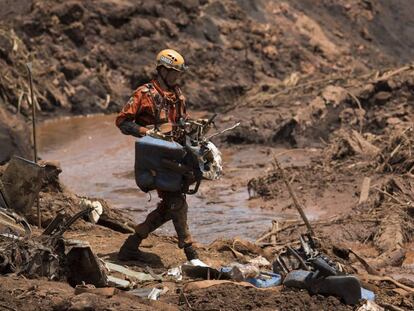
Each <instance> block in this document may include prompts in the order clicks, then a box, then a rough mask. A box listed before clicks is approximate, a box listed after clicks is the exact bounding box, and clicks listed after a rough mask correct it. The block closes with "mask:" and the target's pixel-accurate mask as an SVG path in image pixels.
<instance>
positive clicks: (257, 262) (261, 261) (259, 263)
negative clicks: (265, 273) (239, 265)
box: [248, 256, 271, 268]
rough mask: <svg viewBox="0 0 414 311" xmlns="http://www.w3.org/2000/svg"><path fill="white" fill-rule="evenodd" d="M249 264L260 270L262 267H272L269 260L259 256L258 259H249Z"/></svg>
mask: <svg viewBox="0 0 414 311" xmlns="http://www.w3.org/2000/svg"><path fill="white" fill-rule="evenodd" d="M248 262H249V263H250V264H252V265H253V266H256V267H259V268H260V267H269V266H270V265H271V263H270V262H269V260H267V259H266V258H264V257H263V256H258V257H256V258H253V259H249V260H248Z"/></svg>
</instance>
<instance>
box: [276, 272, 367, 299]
mask: <svg viewBox="0 0 414 311" xmlns="http://www.w3.org/2000/svg"><path fill="white" fill-rule="evenodd" d="M283 284H284V285H285V286H288V287H295V288H300V289H306V290H308V291H309V292H310V293H311V294H325V295H334V296H337V297H340V298H341V299H342V300H343V301H344V302H345V303H346V304H349V305H355V304H357V303H358V302H359V300H360V299H361V284H360V282H359V280H358V278H356V277H355V276H352V275H340V276H327V277H322V278H320V277H318V273H317V272H309V271H305V270H296V271H292V272H290V273H289V274H288V275H287V276H286V278H285V279H284V281H283Z"/></svg>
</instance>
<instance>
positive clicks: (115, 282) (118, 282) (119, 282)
mask: <svg viewBox="0 0 414 311" xmlns="http://www.w3.org/2000/svg"><path fill="white" fill-rule="evenodd" d="M108 285H109V286H113V287H116V288H120V289H130V288H131V287H132V286H133V285H132V284H131V282H129V281H127V280H123V279H120V278H117V277H114V276H112V275H108Z"/></svg>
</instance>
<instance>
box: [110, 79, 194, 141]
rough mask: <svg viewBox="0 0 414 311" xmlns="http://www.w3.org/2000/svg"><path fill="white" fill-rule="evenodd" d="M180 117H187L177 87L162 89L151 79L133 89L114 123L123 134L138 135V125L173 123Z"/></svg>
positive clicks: (182, 97)
mask: <svg viewBox="0 0 414 311" xmlns="http://www.w3.org/2000/svg"><path fill="white" fill-rule="evenodd" d="M157 112H158V114H159V118H158V121H157V118H156V115H157ZM180 117H184V118H186V117H187V115H186V109H185V98H184V96H183V95H182V93H181V90H180V89H179V88H178V87H177V88H176V89H175V91H174V92H170V91H166V90H163V89H162V88H161V86H160V85H159V83H158V82H157V81H156V80H152V81H151V82H150V83H147V84H144V85H142V86H140V87H138V88H137V89H136V90H135V92H134V93H133V95H132V96H131V98H130V99H129V101H128V102H127V104H126V105H125V106H124V107H123V108H122V110H121V112H120V113H119V114H118V116H117V118H116V121H115V123H116V126H118V127H119V128H120V129H121V131H122V132H123V133H124V134H128V135H134V136H140V134H139V127H140V126H143V127H147V126H149V125H155V124H156V123H158V124H161V123H166V122H171V123H173V124H175V123H176V122H178V119H179V118H180Z"/></svg>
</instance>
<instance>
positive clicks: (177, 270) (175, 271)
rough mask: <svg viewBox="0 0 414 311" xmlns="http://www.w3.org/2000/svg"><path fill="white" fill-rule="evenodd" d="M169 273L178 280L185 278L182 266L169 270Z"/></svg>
mask: <svg viewBox="0 0 414 311" xmlns="http://www.w3.org/2000/svg"><path fill="white" fill-rule="evenodd" d="M167 275H168V276H169V277H171V278H173V279H175V280H176V281H181V280H182V279H183V272H182V271H181V266H180V267H175V268H171V269H169V270H168V272H167Z"/></svg>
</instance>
